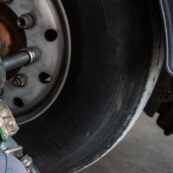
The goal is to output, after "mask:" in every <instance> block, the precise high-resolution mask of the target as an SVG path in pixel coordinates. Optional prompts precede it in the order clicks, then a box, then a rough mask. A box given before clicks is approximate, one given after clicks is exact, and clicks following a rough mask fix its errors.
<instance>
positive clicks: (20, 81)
mask: <svg viewBox="0 0 173 173" xmlns="http://www.w3.org/2000/svg"><path fill="white" fill-rule="evenodd" d="M26 84H27V78H26V76H25V75H24V74H18V75H17V76H16V77H15V78H14V79H13V85H14V86H15V87H18V88H23V87H25V86H26Z"/></svg>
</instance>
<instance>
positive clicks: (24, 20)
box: [17, 14, 34, 29]
mask: <svg viewBox="0 0 173 173" xmlns="http://www.w3.org/2000/svg"><path fill="white" fill-rule="evenodd" d="M17 26H18V27H19V28H21V29H30V28H32V27H33V26H34V18H33V16H32V15H31V14H24V15H22V16H20V17H19V18H18V20H17Z"/></svg>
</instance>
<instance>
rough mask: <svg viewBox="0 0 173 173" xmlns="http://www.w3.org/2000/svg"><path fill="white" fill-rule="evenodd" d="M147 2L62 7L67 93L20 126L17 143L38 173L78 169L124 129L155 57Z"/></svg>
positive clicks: (97, 0) (85, 0)
mask: <svg viewBox="0 0 173 173" xmlns="http://www.w3.org/2000/svg"><path fill="white" fill-rule="evenodd" d="M148 2H150V0H148V1H147V0H62V3H63V5H64V7H65V10H66V13H67V17H68V20H69V23H70V28H71V34H72V64H71V69H70V72H69V76H68V80H67V83H66V86H65V87H64V90H63V91H62V93H61V95H60V97H59V98H58V99H57V101H56V103H55V104H54V105H53V106H52V108H51V109H49V110H48V111H47V112H46V113H45V114H44V115H43V116H41V117H40V118H38V119H37V120H35V121H33V122H31V123H29V124H26V125H23V126H21V130H20V133H19V134H18V136H17V137H16V139H17V141H18V142H19V143H20V144H22V145H23V146H24V148H25V152H27V153H29V154H30V155H31V156H32V157H33V159H34V161H35V163H36V165H37V166H38V167H39V169H40V170H41V172H42V173H57V172H58V173H66V172H73V171H77V170H79V169H81V168H84V167H85V166H86V165H88V164H91V163H92V162H93V161H95V160H96V159H98V158H99V157H100V156H101V155H103V154H104V153H105V152H107V151H108V150H109V149H110V148H111V147H112V146H113V145H114V144H115V143H117V141H119V139H120V137H121V136H122V135H123V133H124V131H125V130H126V129H127V127H128V125H129V123H130V121H131V120H132V119H133V117H134V115H135V113H136V110H137V108H138V106H139V103H140V100H141V97H142V95H143V92H144V91H145V87H146V83H147V80H148V75H149V69H150V64H151V59H152V55H153V54H152V53H153V50H152V48H153V27H152V22H151V15H150V12H149V11H150V10H149V5H148ZM154 7H155V8H156V9H157V7H156V6H154ZM154 80H156V79H155V78H154ZM153 83H154V82H153ZM153 85H154V84H153ZM148 97H149V94H148Z"/></svg>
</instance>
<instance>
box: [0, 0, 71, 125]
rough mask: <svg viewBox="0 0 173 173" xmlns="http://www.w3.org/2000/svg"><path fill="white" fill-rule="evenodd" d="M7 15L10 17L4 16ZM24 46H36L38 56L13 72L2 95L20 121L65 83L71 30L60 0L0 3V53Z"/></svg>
mask: <svg viewBox="0 0 173 173" xmlns="http://www.w3.org/2000/svg"><path fill="white" fill-rule="evenodd" d="M3 7H5V9H6V10H4V13H2V11H1V9H3ZM7 9H8V10H7ZM43 9H44V10H43ZM7 11H8V13H7ZM5 12H6V13H7V14H5ZM11 14H13V15H11ZM14 14H15V15H14ZM9 16H11V18H13V20H9V19H8V20H7V17H8V18H9ZM2 19H3V20H2ZM5 22H6V23H5ZM16 35H18V36H17V38H16ZM18 38H20V39H18ZM25 47H38V48H39V50H40V51H41V58H40V60H39V61H38V62H37V63H35V64H33V65H32V66H26V67H22V68H20V69H18V71H17V73H15V74H14V73H13V75H12V76H13V77H12V78H9V80H8V81H7V82H6V86H5V89H4V92H3V95H2V99H3V100H4V101H5V102H6V103H7V104H8V106H9V108H10V109H11V110H12V112H13V114H14V115H15V116H16V119H17V121H18V123H19V124H22V123H26V122H29V121H31V120H33V119H34V118H36V117H38V116H39V115H41V114H42V113H43V112H44V111H46V110H47V109H48V108H49V107H50V106H51V104H52V103H53V102H54V101H55V99H56V98H57V96H58V95H59V94H60V91H61V90H62V87H63V85H64V82H65V79H66V76H67V72H68V69H69V62H70V34H69V27H68V23H67V19H66V16H65V13H64V10H63V8H62V5H61V3H60V1H43V0H31V1H28V0H14V1H12V2H10V3H6V4H5V3H0V56H1V57H6V56H7V55H8V54H11V53H13V52H15V51H17V50H19V49H21V48H25Z"/></svg>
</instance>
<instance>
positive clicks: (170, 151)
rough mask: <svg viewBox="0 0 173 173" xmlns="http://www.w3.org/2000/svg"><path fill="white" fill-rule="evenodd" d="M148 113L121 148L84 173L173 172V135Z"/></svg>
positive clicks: (122, 143)
mask: <svg viewBox="0 0 173 173" xmlns="http://www.w3.org/2000/svg"><path fill="white" fill-rule="evenodd" d="M155 121H156V117H155V118H154V119H151V118H149V117H147V116H145V115H144V114H143V115H142V116H141V118H140V119H139V120H138V122H137V123H136V125H135V126H134V128H133V129H132V130H131V132H130V133H129V134H128V135H127V137H126V138H125V139H124V140H123V142H121V143H120V144H119V145H118V146H117V148H115V149H114V151H112V153H110V154H109V155H107V156H106V157H105V158H104V159H102V160H101V161H100V162H98V163H97V164H96V165H94V166H92V167H91V168H89V169H87V170H86V171H83V172H82V173H173V137H166V136H164V135H163V132H162V130H161V129H160V128H159V127H157V126H156V123H155Z"/></svg>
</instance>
